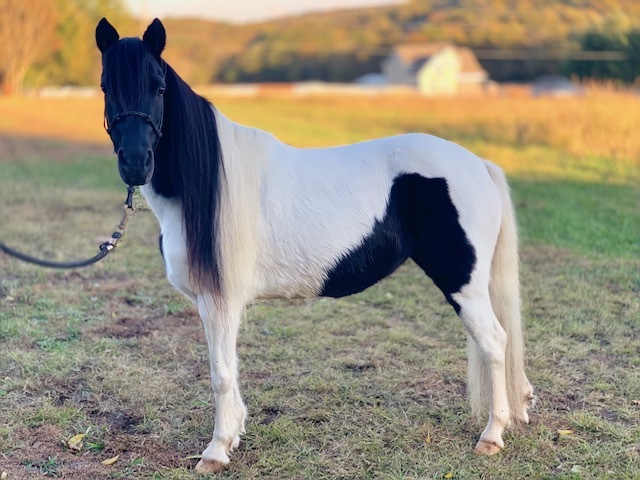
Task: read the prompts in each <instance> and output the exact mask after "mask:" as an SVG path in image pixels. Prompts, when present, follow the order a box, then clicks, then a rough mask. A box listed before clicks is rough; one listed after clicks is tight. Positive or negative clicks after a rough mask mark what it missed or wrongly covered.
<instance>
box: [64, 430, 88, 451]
mask: <svg viewBox="0 0 640 480" xmlns="http://www.w3.org/2000/svg"><path fill="white" fill-rule="evenodd" d="M85 436H86V434H85V433H79V434H77V435H74V436H73V437H71V438H70V439H69V440H67V441H66V443H65V444H66V445H67V447H69V448H70V449H71V450H75V451H77V452H79V451H80V450H82V444H83V441H84V437H85Z"/></svg>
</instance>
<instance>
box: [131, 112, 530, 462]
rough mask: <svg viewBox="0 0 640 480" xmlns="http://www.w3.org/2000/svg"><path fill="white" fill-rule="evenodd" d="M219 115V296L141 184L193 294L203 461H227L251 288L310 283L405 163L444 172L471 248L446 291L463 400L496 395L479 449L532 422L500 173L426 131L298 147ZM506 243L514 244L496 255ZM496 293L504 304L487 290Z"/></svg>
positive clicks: (172, 269)
mask: <svg viewBox="0 0 640 480" xmlns="http://www.w3.org/2000/svg"><path fill="white" fill-rule="evenodd" d="M215 115H216V121H217V125H218V134H219V138H220V144H221V148H222V158H223V161H224V171H225V174H224V190H223V194H222V198H224V201H222V202H221V207H220V208H221V209H220V213H219V215H220V218H219V230H220V232H219V234H220V240H221V244H220V245H221V246H220V249H221V252H222V261H223V263H222V272H223V276H222V278H223V281H224V284H223V292H224V295H223V297H224V298H216V299H214V298H213V297H212V296H211V295H209V294H207V293H201V292H197V291H195V290H194V288H192V286H191V284H190V281H189V271H188V262H187V251H186V240H185V235H184V231H183V226H182V225H183V224H182V222H183V220H182V211H181V209H180V205H179V204H177V202H176V201H175V200H168V199H166V198H165V197H162V196H159V195H156V194H155V192H154V190H153V187H152V186H151V184H147V185H146V186H144V187H143V188H142V191H143V193H144V195H145V197H146V198H147V200H148V202H149V204H150V206H151V208H152V210H153V211H154V213H155V214H156V216H157V217H158V220H159V222H160V227H161V232H162V235H163V250H164V257H165V264H166V269H167V274H168V277H169V280H170V281H171V283H172V284H173V285H174V286H175V287H176V288H177V289H178V290H180V291H181V292H183V293H184V294H185V295H187V296H188V297H189V298H190V299H191V300H192V301H194V302H195V303H196V304H197V305H198V308H199V312H200V315H201V317H202V320H203V323H204V326H205V331H206V334H207V340H208V345H209V351H210V358H211V372H212V383H213V387H214V392H215V396H216V402H217V408H216V422H215V431H214V435H213V440H212V441H211V443H210V444H209V447H208V448H207V449H206V450H205V451H204V453H203V461H202V462H201V463H200V464H199V467H200V469H203V470H206V469H207V468H209V467H211V465H215V464H216V463H215V462H218V463H219V464H226V463H228V462H229V457H228V453H229V452H230V451H231V450H232V449H233V448H234V447H236V446H237V445H238V442H239V435H240V434H241V433H242V432H243V429H244V419H245V416H246V409H245V407H244V404H243V402H242V399H241V397H240V393H239V389H238V383H237V359H236V350H235V348H236V347H235V345H236V336H237V332H238V326H239V323H240V318H241V314H242V310H243V309H244V307H245V305H246V304H247V303H248V302H250V301H252V300H253V299H255V298H270V297H286V298H292V297H312V296H316V295H318V293H319V292H320V290H321V288H322V285H323V281H324V280H325V279H326V278H327V275H328V274H329V271H330V270H331V268H333V267H334V266H335V265H336V264H337V263H338V262H339V261H340V260H341V259H342V258H343V257H344V256H345V255H346V254H347V253H348V252H349V251H351V250H352V249H354V248H357V246H358V245H360V244H361V243H362V242H363V240H364V239H365V238H366V237H367V235H369V234H370V233H371V232H372V230H373V228H374V224H375V223H376V221H381V220H382V218H383V217H384V215H385V211H386V208H387V204H388V201H389V196H390V192H391V188H392V185H393V182H394V179H395V178H397V177H398V176H399V175H402V174H407V173H409V174H411V173H417V174H419V175H420V176H422V177H425V178H443V179H445V180H446V181H447V186H448V191H449V196H450V198H451V201H452V203H453V205H454V206H455V208H456V210H457V212H458V215H459V218H458V221H459V223H460V226H461V227H462V229H463V230H464V232H465V234H466V235H467V237H468V240H469V242H470V243H471V245H472V246H473V248H474V249H475V251H476V258H477V262H476V264H475V266H474V268H473V273H472V275H471V279H470V281H469V282H468V284H466V285H465V286H464V288H462V289H461V290H460V291H459V292H456V293H455V294H453V295H452V297H453V299H454V300H455V301H456V302H457V303H458V304H459V305H460V306H461V308H462V310H461V314H460V316H461V318H462V320H463V323H464V324H465V327H466V328H467V331H468V332H469V334H470V336H471V338H472V339H473V340H474V341H473V342H471V343H470V345H471V349H470V360H469V364H470V379H469V380H470V397H471V399H472V404H474V406H475V407H476V408H477V407H478V406H481V405H483V404H484V403H490V404H491V409H490V416H489V424H488V425H487V427H486V429H485V431H484V432H483V434H482V436H481V439H480V442H479V443H478V446H477V447H476V448H477V450H478V451H480V452H483V453H495V452H496V451H498V450H499V449H500V448H501V447H502V446H503V442H502V438H501V434H502V431H503V429H504V428H505V427H506V425H507V424H508V423H509V421H510V419H512V418H514V419H517V420H522V421H527V412H526V403H527V399H528V398H530V397H531V395H532V390H531V387H530V385H529V383H528V381H527V379H526V377H525V375H524V370H523V360H522V358H523V353H522V342H521V331H520V317H519V300H518V299H519V292H518V277H517V253H516V252H515V251H514V245H515V244H516V243H517V239H516V234H515V225H514V220H513V212H512V207H511V203H510V200H509V195H508V189H507V186H506V182H505V180H504V176H503V174H502V172H501V171H500V170H499V169H498V168H497V167H495V166H494V165H493V164H490V163H489V162H486V161H484V160H482V159H480V158H478V157H477V156H475V155H473V154H472V153H470V152H469V151H467V150H465V149H464V148H462V147H460V146H458V145H455V144H453V143H451V142H448V141H445V140H442V139H439V138H436V137H433V136H428V135H422V134H408V135H401V136H396V137H390V138H384V139H379V140H373V141H369V142H364V143H359V144H355V145H348V146H343V147H336V148H326V149H298V148H293V147H290V146H288V145H285V144H283V143H281V142H279V141H278V140H276V139H275V138H274V137H273V136H271V135H270V134H267V133H265V132H262V131H260V130H256V129H252V128H247V127H243V126H240V125H237V124H235V123H233V122H231V121H229V120H228V119H227V118H225V117H224V116H223V115H221V114H220V113H219V112H217V111H216V112H215ZM499 235H500V237H501V238H502V240H501V241H498V237H499ZM501 243H503V244H505V245H507V246H508V250H509V252H508V254H505V255H502V257H501V258H499V259H498V260H496V258H497V257H498V253H499V252H500V244H501ZM497 244H498V246H497ZM494 252H496V253H495V255H494ZM492 265H493V266H492ZM490 280H491V289H492V292H491V293H492V295H491V296H490V295H489V284H490ZM499 290H502V291H499ZM505 290H506V291H505ZM502 297H504V298H505V300H504V302H496V301H495V300H496V299H498V298H502ZM492 303H493V305H492ZM496 303H500V305H496ZM502 303H504V305H502ZM505 317H509V318H505ZM498 319H499V320H498ZM505 350H507V353H506V356H505ZM510 363H513V365H510ZM514 389H515V390H517V391H515V392H514V391H512V390H514ZM514 399H515V400H514Z"/></svg>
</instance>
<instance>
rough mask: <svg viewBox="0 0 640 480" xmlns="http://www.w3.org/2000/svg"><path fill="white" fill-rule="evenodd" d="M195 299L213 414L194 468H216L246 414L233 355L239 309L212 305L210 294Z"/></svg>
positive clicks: (220, 465)
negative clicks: (208, 439) (206, 350)
mask: <svg viewBox="0 0 640 480" xmlns="http://www.w3.org/2000/svg"><path fill="white" fill-rule="evenodd" d="M197 303H198V310H199V312H200V317H201V318H202V323H203V324H204V330H205V333H206V336H207V344H208V346H209V362H210V364H211V384H212V386H213V393H214V397H215V404H216V416H215V427H214V430H213V439H212V440H211V442H210V443H209V446H208V447H207V448H206V449H205V451H204V452H202V459H201V460H200V462H198V465H197V466H196V470H197V471H198V472H218V471H220V470H222V469H223V468H224V467H225V466H226V465H227V464H228V463H229V453H230V452H231V451H232V450H233V449H234V448H236V447H237V446H238V444H239V443H240V434H241V433H244V421H245V417H246V415H247V413H246V412H247V409H246V407H245V406H244V403H243V402H242V398H241V397H240V390H239V387H238V360H237V356H236V339H237V336H238V327H239V326H240V316H241V313H242V310H241V309H240V310H239V311H234V309H232V308H229V307H228V306H221V305H216V304H215V303H214V301H213V299H212V298H211V297H210V296H204V297H202V296H199V297H198V302H197Z"/></svg>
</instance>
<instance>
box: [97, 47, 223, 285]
mask: <svg viewBox="0 0 640 480" xmlns="http://www.w3.org/2000/svg"><path fill="white" fill-rule="evenodd" d="M106 54H107V55H108V57H109V68H110V71H109V72H106V73H107V78H106V79H104V80H106V81H108V82H109V83H110V84H111V85H114V82H115V84H117V86H118V88H116V89H110V90H112V91H115V92H117V95H120V96H122V97H123V98H118V103H119V104H120V105H123V106H125V105H132V106H135V105H136V103H137V100H138V99H139V98H140V97H141V96H142V95H145V94H148V89H149V81H150V80H149V78H148V75H149V71H150V68H148V66H149V62H154V61H155V62H157V61H158V60H159V61H160V62H161V66H162V67H163V69H165V71H166V77H165V83H166V92H165V94H164V122H163V125H162V138H161V139H160V142H159V143H158V146H157V148H156V150H155V154H154V156H155V167H154V173H153V177H152V179H151V185H152V187H153V189H154V190H155V191H156V193H157V194H159V195H161V196H164V197H167V198H176V199H178V200H179V201H180V202H181V205H182V214H183V219H184V231H185V234H186V239H187V254H188V262H189V272H190V276H191V281H192V283H193V284H194V286H195V287H196V288H198V289H199V290H200V291H209V292H212V293H215V294H220V293H221V292H222V281H221V275H222V272H221V264H220V245H219V242H218V240H217V235H216V230H217V223H218V217H219V204H220V195H221V193H220V192H221V183H222V181H223V179H224V167H223V163H222V150H221V148H220V139H219V137H218V129H217V125H216V118H215V115H214V111H213V105H212V104H211V103H209V102H208V101H207V100H206V99H204V98H203V97H201V96H199V95H197V94H196V93H195V92H194V91H193V90H192V89H191V88H190V87H189V85H187V84H186V83H185V82H184V80H182V79H181V78H180V77H179V76H178V74H177V73H176V72H175V70H173V68H171V66H170V65H168V64H167V63H166V62H165V61H164V60H162V59H159V58H158V57H156V56H154V55H153V54H152V53H151V52H150V51H149V49H148V48H147V46H146V45H145V44H144V43H143V42H142V41H141V40H138V39H129V38H127V39H123V40H121V41H120V42H117V43H116V44H114V45H113V46H112V47H111V48H109V50H108V51H107V52H106ZM105 60H106V59H105Z"/></svg>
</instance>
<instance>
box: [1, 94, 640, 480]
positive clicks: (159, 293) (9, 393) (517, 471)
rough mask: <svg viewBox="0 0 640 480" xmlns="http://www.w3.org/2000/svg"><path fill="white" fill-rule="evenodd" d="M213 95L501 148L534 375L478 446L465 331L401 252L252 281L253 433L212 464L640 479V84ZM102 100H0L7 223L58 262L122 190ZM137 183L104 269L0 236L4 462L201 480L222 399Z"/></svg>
mask: <svg viewBox="0 0 640 480" xmlns="http://www.w3.org/2000/svg"><path fill="white" fill-rule="evenodd" d="M215 103H216V105H217V107H218V108H219V109H220V110H221V111H222V112H224V113H225V114H226V115H227V116H228V117H230V118H232V119H233V120H235V121H237V122H239V123H243V124H249V125H254V126H257V127H259V128H263V129H265V130H268V131H272V132H274V134H276V136H278V137H279V138H281V139H282V140H283V141H285V142H288V143H291V144H294V145H296V146H329V145H335V144H341V143H349V142H355V141H360V140H365V139H369V138H374V137H379V136H385V135H392V134H398V133H403V132H414V131H422V132H428V133H434V134H437V135H439V136H443V137H445V138H448V139H450V140H453V141H456V142H458V143H461V144H462V145H464V146H466V147H467V148H469V149H471V150H473V151H474V152H476V153H478V154H479V155H481V156H484V157H486V158H489V159H492V160H494V161H495V162H496V163H498V164H500V165H502V166H503V167H504V168H505V169H506V170H507V173H508V175H509V178H510V182H511V185H512V189H513V197H514V202H515V205H516V208H517V214H518V219H519V225H520V236H521V256H522V274H521V281H522V287H523V288H522V290H523V308H524V320H525V334H526V345H527V365H528V375H529V378H530V379H531V381H532V383H533V384H534V387H535V388H536V393H537V395H538V402H537V404H536V406H535V409H534V410H533V411H532V412H531V424H530V425H528V426H517V427H515V428H513V429H510V430H509V431H508V432H507V434H506V435H505V443H506V448H505V450H504V451H503V452H502V453H500V454H499V455H497V456H494V457H478V456H476V455H474V454H473V452H472V448H473V446H474V444H475V442H476V441H477V439H478V436H479V434H480V432H481V430H482V428H483V425H481V424H478V423H476V421H475V420H473V419H472V418H471V417H470V409H469V406H468V404H467V402H466V398H465V395H466V394H465V381H466V336H465V333H464V331H463V328H462V326H461V324H460V321H459V320H458V319H457V318H456V316H455V314H454V312H453V310H452V309H451V308H450V307H449V306H448V305H447V304H446V302H445V301H444V299H443V298H442V295H441V294H440V292H439V291H438V290H437V289H436V288H435V287H434V286H433V285H432V283H431V281H430V280H429V279H428V278H426V277H425V276H424V275H423V274H422V273H421V271H420V270H419V269H418V268H417V267H416V266H415V265H413V264H411V263H408V264H406V265H404V266H402V267H401V268H400V269H399V270H398V272H396V274H395V275H393V276H392V277H390V278H389V279H386V280H384V281H383V282H380V283H379V284H378V285H376V286H374V287H372V288H371V289H369V290H367V291H366V292H364V293H362V294H359V295H355V296H352V297H348V298H345V299H340V300H331V299H313V300H295V301H284V300H278V301H276V300H274V301H264V302H257V303H256V304H255V305H253V306H252V307H251V309H249V311H248V313H247V315H246V318H245V320H244V322H243V326H242V328H241V336H240V342H239V355H240V360H241V363H240V383H241V388H242V392H243V395H244V399H245V401H246V403H247V406H248V410H249V419H248V422H247V432H246V434H245V435H244V437H243V442H242V444H241V446H240V448H239V450H238V451H237V452H235V453H234V454H233V456H232V463H231V465H230V467H229V468H228V469H227V470H226V471H225V472H223V473H221V474H219V475H218V476H219V477H220V478H229V479H231V478H237V479H249V478H267V479H269V478H270V479H389V480H390V479H427V478H428V479H431V478H433V479H441V478H454V479H466V478H469V479H475V478H486V479H489V478H490V479H518V478H549V479H550V478H565V479H590V478H594V479H595V478H598V479H600V478H610V479H635V478H640V300H639V297H640V190H639V187H638V185H640V174H639V165H640V164H639V159H640V136H639V135H638V134H637V131H638V125H640V100H639V99H638V98H636V97H633V96H630V95H622V94H612V93H607V92H590V93H589V95H587V96H585V97H583V98H578V99H563V100H553V99H545V98H540V99H531V98H468V99H437V100H433V99H431V100H430V99H422V98H416V97H398V98H384V97H380V98H377V97H373V98H339V97H307V98H285V97H281V96H275V95H272V96H265V97H258V98H250V99H247V98H244V99H239V98H221V99H216V100H215ZM101 115H102V101H101V100H100V99H35V98H31V99H5V98H0V241H4V242H6V243H8V244H11V245H14V246H17V247H20V248H21V249H23V250H25V251H28V252H31V253H33V254H36V255H40V256H45V257H48V258H55V259H59V260H64V259H69V258H81V257H88V256H92V255H93V254H94V253H95V252H96V251H97V250H96V249H97V245H98V244H99V243H100V242H101V241H102V238H103V237H105V236H108V235H109V234H110V233H111V232H112V231H113V228H114V225H115V224H116V223H117V222H118V220H119V217H120V204H121V203H122V201H123V200H124V196H125V193H126V192H125V188H124V186H123V185H122V183H121V181H120V179H119V177H118V174H117V167H116V163H115V160H114V158H113V156H112V155H111V154H110V146H109V144H108V139H107V136H106V133H105V132H104V131H103V130H102V123H101ZM137 203H138V205H139V206H140V207H141V208H140V211H139V212H138V213H137V214H136V216H135V217H134V218H133V220H132V221H131V222H130V224H129V227H128V232H127V237H126V238H125V240H124V243H123V244H122V245H121V246H120V247H119V248H118V249H117V250H116V252H115V253H114V254H113V255H112V256H111V257H109V258H108V259H106V260H105V261H104V262H102V263H100V264H98V265H96V266H94V267H91V268H88V269H82V270H75V271H52V270H44V269H40V268H37V267H33V266H28V265H25V264H23V263H20V262H18V261H15V260H12V259H10V258H9V257H7V256H4V255H1V254H0V473H2V472H5V471H6V472H7V473H8V478H9V479H24V478H42V477H44V476H52V477H55V476H57V477H64V478H73V479H94V478H161V479H165V478H167V479H169V478H178V479H187V478H196V477H197V475H196V474H195V473H194V472H193V467H194V465H195V463H196V462H197V459H195V458H194V456H195V455H198V454H199V453H200V452H201V451H202V449H203V448H204V447H205V446H206V444H207V442H208V441H209V440H210V436H211V433H212V429H213V414H212V412H213V409H214V405H213V398H212V393H211V390H210V385H209V370H208V360H207V349H206V344H205V339H204V333H203V331H202V327H201V325H200V321H199V319H198V317H197V314H196V311H195V309H194V308H193V307H192V306H191V305H189V304H188V302H187V301H186V300H184V299H183V298H182V297H181V296H180V295H178V294H177V293H175V292H174V291H173V290H172V288H171V287H170V286H169V284H168V282H167V281H166V280H165V278H164V272H163V266H162V260H161V257H160V255H159V253H158V251H157V234H158V227H157V225H156V223H155V219H154V218H153V216H152V214H151V213H150V212H149V211H148V210H145V209H144V204H143V200H142V199H140V198H138V199H137ZM310 221H312V219H310ZM78 434H84V437H76V438H75V439H74V440H78V439H80V438H81V440H80V443H77V444H73V442H71V444H72V446H71V447H70V446H69V440H70V439H71V438H72V437H74V436H76V435H78ZM105 460H107V463H110V464H109V465H104V464H102V463H101V462H103V461H105Z"/></svg>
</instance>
